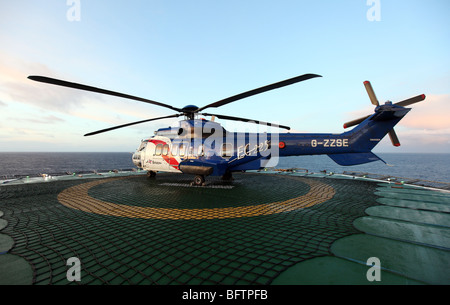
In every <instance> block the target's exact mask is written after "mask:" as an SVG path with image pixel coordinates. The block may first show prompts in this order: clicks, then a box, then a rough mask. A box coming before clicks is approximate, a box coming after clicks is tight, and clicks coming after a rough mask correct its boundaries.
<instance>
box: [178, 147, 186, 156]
mask: <svg viewBox="0 0 450 305" xmlns="http://www.w3.org/2000/svg"><path fill="white" fill-rule="evenodd" d="M179 152H180V157H184V155H185V154H186V146H185V145H184V144H180V146H179Z"/></svg>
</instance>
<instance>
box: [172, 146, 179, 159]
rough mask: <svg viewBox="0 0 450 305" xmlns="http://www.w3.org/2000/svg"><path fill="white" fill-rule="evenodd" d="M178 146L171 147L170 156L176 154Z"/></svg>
mask: <svg viewBox="0 0 450 305" xmlns="http://www.w3.org/2000/svg"><path fill="white" fill-rule="evenodd" d="M178 148H179V146H178V145H172V156H176V155H177V154H178Z"/></svg>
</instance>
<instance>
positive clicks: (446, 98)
mask: <svg viewBox="0 0 450 305" xmlns="http://www.w3.org/2000/svg"><path fill="white" fill-rule="evenodd" d="M411 107H412V108H413V109H412V110H411V111H410V112H409V113H408V115H407V116H406V117H405V118H404V119H403V120H402V121H401V122H400V124H401V125H402V126H405V127H409V128H413V129H420V130H447V131H448V130H450V119H449V118H450V94H440V95H437V94H435V95H428V96H427V98H426V99H425V101H423V102H420V103H417V104H414V105H411ZM449 134H450V133H449Z"/></svg>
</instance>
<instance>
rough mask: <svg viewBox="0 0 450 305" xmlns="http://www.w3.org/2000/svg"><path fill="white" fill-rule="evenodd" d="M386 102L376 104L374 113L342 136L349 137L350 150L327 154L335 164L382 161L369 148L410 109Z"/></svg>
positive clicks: (347, 164) (389, 130)
mask: <svg viewBox="0 0 450 305" xmlns="http://www.w3.org/2000/svg"><path fill="white" fill-rule="evenodd" d="M410 110H411V109H410V108H404V107H401V106H397V105H392V104H391V103H388V104H386V105H382V106H378V107H377V108H376V109H375V113H374V114H373V115H371V116H369V117H367V118H366V119H365V120H363V121H362V122H361V123H360V124H359V125H358V126H356V127H355V128H354V129H353V130H351V131H349V132H346V133H344V134H343V136H347V137H349V144H350V147H351V148H352V152H349V153H344V154H329V155H328V156H329V157H330V158H331V159H332V160H333V161H334V162H336V163H337V164H339V165H344V166H350V165H358V164H364V163H369V162H374V161H382V162H384V163H386V162H385V161H383V160H382V159H381V158H380V157H378V156H377V155H375V154H374V153H372V152H371V150H372V149H373V148H374V147H375V146H376V145H377V144H378V143H379V142H380V141H381V140H382V139H383V138H384V137H385V136H386V135H387V134H388V133H390V132H391V130H393V128H394V126H395V125H396V124H397V123H398V122H399V121H400V120H401V119H402V118H403V117H404V116H405V115H406V114H407V113H408V112H409V111H410Z"/></svg>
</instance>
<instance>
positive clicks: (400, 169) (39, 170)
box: [0, 152, 450, 183]
mask: <svg viewBox="0 0 450 305" xmlns="http://www.w3.org/2000/svg"><path fill="white" fill-rule="evenodd" d="M376 155H378V156H379V157H380V158H382V159H383V160H384V161H385V162H386V163H387V164H385V163H383V162H381V161H376V162H371V163H367V164H362V165H356V166H339V165H338V164H336V163H335V162H334V161H332V160H331V159H330V158H329V157H328V156H326V155H314V156H311V155H306V156H294V157H282V158H280V159H279V162H278V165H277V166H276V167H277V168H281V169H287V168H301V169H306V170H308V171H309V172H319V171H327V172H334V173H343V172H344V171H347V172H364V173H371V174H378V175H386V176H393V177H403V178H410V179H422V180H429V181H438V182H447V183H450V153H376ZM131 157H132V152H0V179H8V178H14V177H23V176H30V177H31V176H38V175H41V174H49V175H64V174H66V173H77V172H78V173H86V172H94V171H96V172H105V171H112V170H119V171H123V170H132V169H134V168H136V167H135V166H134V164H133V162H132V161H131Z"/></svg>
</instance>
